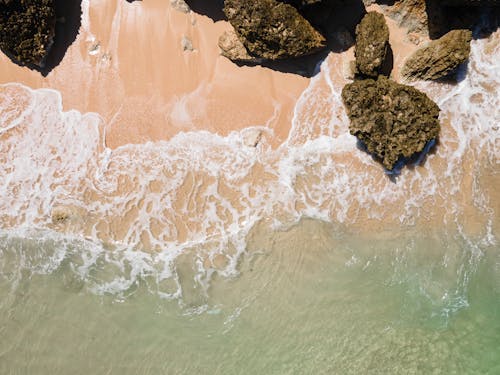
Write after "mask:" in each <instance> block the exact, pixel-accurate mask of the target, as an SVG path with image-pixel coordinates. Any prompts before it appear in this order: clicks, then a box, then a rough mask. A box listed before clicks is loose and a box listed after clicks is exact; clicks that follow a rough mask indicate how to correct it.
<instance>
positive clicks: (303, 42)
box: [224, 0, 326, 60]
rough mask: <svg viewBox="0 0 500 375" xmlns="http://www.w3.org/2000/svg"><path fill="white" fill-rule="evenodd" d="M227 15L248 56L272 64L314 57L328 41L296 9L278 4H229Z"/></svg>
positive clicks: (273, 0)
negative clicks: (273, 61) (278, 61)
mask: <svg viewBox="0 0 500 375" xmlns="http://www.w3.org/2000/svg"><path fill="white" fill-rule="evenodd" d="M224 13H225V14H226V16H227V18H228V20H229V22H230V23H231V24H232V25H233V27H234V29H235V31H236V34H237V35H238V37H239V39H240V40H241V42H242V43H243V44H244V46H245V48H246V49H247V50H248V52H249V53H250V54H251V55H252V56H255V57H261V58H265V59H270V60H276V59H284V58H291V57H299V56H305V55H309V54H312V53H314V52H317V51H319V50H321V49H323V48H324V47H325V46H326V41H325V38H324V37H323V36H322V35H321V34H320V33H319V32H318V31H317V30H316V29H314V28H313V27H312V26H311V24H310V23H309V22H308V21H307V20H306V19H305V18H304V17H303V16H301V15H300V14H299V12H298V11H297V9H296V8H295V7H293V6H292V5H289V4H285V3H282V2H279V1H277V0H253V1H245V0H226V1H225V4H224Z"/></svg>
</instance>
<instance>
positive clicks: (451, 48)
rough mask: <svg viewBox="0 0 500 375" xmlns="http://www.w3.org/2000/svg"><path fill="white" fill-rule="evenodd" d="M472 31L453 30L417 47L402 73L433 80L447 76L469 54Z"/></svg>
mask: <svg viewBox="0 0 500 375" xmlns="http://www.w3.org/2000/svg"><path fill="white" fill-rule="evenodd" d="M471 40H472V33H471V32H470V31H469V30H453V31H450V32H449V33H448V34H446V35H444V36H443V37H441V38H439V39H437V40H434V41H432V42H430V43H429V44H428V45H427V46H424V47H423V48H420V49H418V50H417V51H415V53H413V55H411V56H410V57H409V58H408V60H407V61H406V63H405V65H404V67H403V70H402V74H403V75H404V76H405V77H407V78H411V79H426V80H435V79H439V78H443V77H446V76H449V75H450V74H452V73H453V72H455V71H456V69H457V67H458V66H459V65H460V64H463V63H464V62H466V61H467V59H468V58H469V55H470V42H471Z"/></svg>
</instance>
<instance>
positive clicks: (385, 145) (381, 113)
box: [342, 76, 440, 170]
mask: <svg viewBox="0 0 500 375" xmlns="http://www.w3.org/2000/svg"><path fill="white" fill-rule="evenodd" d="M342 99H343V101H344V104H345V106H346V108H347V114H348V116H349V119H350V120H351V123H350V125H349V131H350V133H351V134H352V135H354V136H356V137H358V139H359V140H360V141H362V142H363V143H364V144H365V145H366V147H367V150H368V152H369V153H371V154H373V155H374V156H375V157H376V158H378V159H380V161H381V162H382V164H383V165H384V167H385V168H387V169H388V170H392V169H393V168H394V166H395V164H396V162H397V161H398V159H400V158H401V157H404V158H409V157H411V156H412V155H414V154H415V153H418V152H421V151H422V150H423V149H424V147H425V145H426V144H427V143H428V142H429V141H431V140H433V139H436V138H437V137H438V135H439V130H440V125H439V121H438V116H439V107H438V106H437V105H436V103H434V102H433V101H432V100H431V99H429V97H428V96H427V95H425V94H424V93H422V92H420V91H418V90H417V89H415V88H414V87H411V86H406V85H401V84H398V83H396V82H394V81H391V80H390V79H387V78H386V77H384V76H379V77H378V80H376V81H375V80H373V79H365V80H360V81H355V82H353V83H351V84H348V85H346V86H345V87H344V89H343V91H342Z"/></svg>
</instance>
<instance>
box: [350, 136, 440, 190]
mask: <svg viewBox="0 0 500 375" xmlns="http://www.w3.org/2000/svg"><path fill="white" fill-rule="evenodd" d="M438 146H439V138H436V139H432V140H430V141H429V142H427V143H426V145H425V147H424V149H423V150H422V151H420V152H416V153H415V154H413V155H412V156H410V157H409V158H405V157H400V158H399V160H398V161H397V162H396V164H395V165H394V168H392V169H391V170H388V169H386V168H384V167H383V166H382V160H381V159H379V158H378V157H377V156H375V155H373V154H371V153H369V152H368V149H367V147H366V145H365V144H364V143H363V142H362V141H361V140H359V139H358V140H357V143H356V147H357V148H358V150H360V151H363V152H366V153H367V154H368V155H370V157H371V158H372V160H373V161H375V162H377V163H379V164H380V165H381V166H382V168H383V169H384V172H385V175H386V176H387V177H388V178H389V179H390V180H391V181H392V182H393V183H397V178H398V177H399V176H400V175H401V172H402V171H403V169H404V168H405V167H406V168H408V169H410V170H414V169H415V168H417V167H420V166H424V165H425V163H426V162H427V158H428V156H429V155H434V154H435V153H436V151H437V148H438Z"/></svg>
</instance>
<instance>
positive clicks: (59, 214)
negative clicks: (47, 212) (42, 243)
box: [52, 206, 74, 224]
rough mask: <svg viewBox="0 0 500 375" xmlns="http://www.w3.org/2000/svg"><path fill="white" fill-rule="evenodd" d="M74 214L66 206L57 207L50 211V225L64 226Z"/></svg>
mask: <svg viewBox="0 0 500 375" xmlns="http://www.w3.org/2000/svg"><path fill="white" fill-rule="evenodd" d="M73 215H74V212H73V210H72V209H71V208H69V207H67V206H57V207H54V208H53V209H52V223H54V224H64V223H65V222H67V221H68V220H69V219H70V218H71V217H72V216H73Z"/></svg>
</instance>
